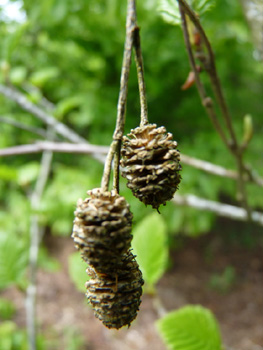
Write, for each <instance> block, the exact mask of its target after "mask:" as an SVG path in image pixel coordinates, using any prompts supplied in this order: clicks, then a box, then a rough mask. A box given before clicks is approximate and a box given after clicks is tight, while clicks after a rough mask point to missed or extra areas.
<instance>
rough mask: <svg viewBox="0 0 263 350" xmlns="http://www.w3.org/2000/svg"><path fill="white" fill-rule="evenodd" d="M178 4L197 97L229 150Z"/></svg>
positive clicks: (181, 5)
mask: <svg viewBox="0 0 263 350" xmlns="http://www.w3.org/2000/svg"><path fill="white" fill-rule="evenodd" d="M178 4H179V10H180V14H181V19H182V29H183V34H184V41H185V46H186V50H187V53H188V57H189V61H190V66H191V69H192V71H193V72H194V74H195V81H196V86H197V90H198V93H199V96H200V98H201V102H202V105H203V106H204V108H205V109H206V112H207V114H208V116H209V118H210V120H211V122H212V124H213V125H214V128H215V129H216V131H217V132H218V134H219V136H220V137H221V139H222V141H223V142H224V144H225V145H226V147H227V148H229V149H230V145H229V143H228V141H227V138H226V136H225V133H224V131H223V129H222V127H221V125H220V123H219V121H218V119H217V115H216V112H215V109H214V105H213V101H212V99H211V98H210V97H208V96H207V94H206V91H205V88H204V86H203V84H202V82H201V79H200V76H199V71H198V69H197V66H196V63H195V59H194V54H193V50H192V46H191V43H190V37H189V32H188V27H187V23H186V17H185V13H184V10H185V8H184V7H183V4H184V2H182V1H180V0H178ZM185 6H186V5H185ZM187 8H188V5H187ZM189 17H190V16H189Z"/></svg>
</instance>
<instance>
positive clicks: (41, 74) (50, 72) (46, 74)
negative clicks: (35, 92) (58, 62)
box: [30, 67, 59, 87]
mask: <svg viewBox="0 0 263 350" xmlns="http://www.w3.org/2000/svg"><path fill="white" fill-rule="evenodd" d="M58 75H59V70H58V68H57V67H46V68H42V69H40V70H38V71H36V72H34V73H33V74H32V75H31V77H30V82H31V83H32V84H33V85H36V86H38V87H42V86H44V85H45V84H46V83H47V82H48V81H50V80H51V79H54V78H57V76H58Z"/></svg>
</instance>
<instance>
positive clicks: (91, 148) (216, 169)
mask: <svg viewBox="0 0 263 350" xmlns="http://www.w3.org/2000/svg"><path fill="white" fill-rule="evenodd" d="M43 151H52V152H56V153H73V154H91V155H93V154H102V155H104V154H108V152H109V147H108V146H97V145H90V144H89V145H88V144H83V143H79V144H73V143H66V142H51V141H39V142H36V143H33V144H28V145H19V146H13V147H7V148H2V149H0V157H10V156H16V155H24V154H32V153H40V152H43ZM180 158H181V163H182V164H187V165H189V166H191V167H193V168H196V169H200V170H203V171H204V172H206V173H208V174H212V175H217V176H221V177H224V178H229V179H233V180H237V179H238V176H239V175H238V173H237V172H236V171H235V170H230V169H226V168H224V167H222V166H220V165H216V164H213V163H210V162H207V161H204V160H201V159H198V158H194V157H190V156H187V155H185V154H182V153H181V156H180ZM243 178H244V181H246V182H252V183H255V184H256V185H258V186H259V187H263V178H261V177H259V176H258V175H257V174H256V173H255V171H254V170H252V169H251V168H250V167H249V166H248V165H245V168H244V174H243Z"/></svg>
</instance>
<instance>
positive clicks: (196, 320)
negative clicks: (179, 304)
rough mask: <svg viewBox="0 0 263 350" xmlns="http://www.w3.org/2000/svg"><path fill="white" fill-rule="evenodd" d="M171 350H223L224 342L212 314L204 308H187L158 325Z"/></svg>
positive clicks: (170, 315) (176, 312) (169, 314)
mask: <svg viewBox="0 0 263 350" xmlns="http://www.w3.org/2000/svg"><path fill="white" fill-rule="evenodd" d="M156 325H157V328H158V330H159V332H160V335H161V337H162V339H163V340H164V342H165V344H166V345H167V347H168V348H169V349H171V350H221V347H222V341H221V335H220V331H219V328H218V325H217V321H216V319H215V317H214V315H213V314H212V312H211V311H210V310H208V309H206V308H204V307H202V306H199V305H197V306H193V305H189V306H185V307H183V308H181V309H179V310H178V311H172V312H170V313H168V314H167V315H166V316H164V317H163V318H161V319H159V320H158V321H157V323H156Z"/></svg>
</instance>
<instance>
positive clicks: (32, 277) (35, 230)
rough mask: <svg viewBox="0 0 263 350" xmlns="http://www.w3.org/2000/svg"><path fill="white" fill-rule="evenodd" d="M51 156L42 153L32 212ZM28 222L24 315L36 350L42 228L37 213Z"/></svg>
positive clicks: (30, 341) (31, 348)
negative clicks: (37, 293)
mask: <svg viewBox="0 0 263 350" xmlns="http://www.w3.org/2000/svg"><path fill="white" fill-rule="evenodd" d="M50 137H51V136H50ZM52 157H53V153H52V152H51V151H44V152H43V154H42V159H41V163H40V171H39V175H38V178H37V183H36V187H35V189H34V192H33V193H32V195H31V200H30V201H31V209H32V212H36V211H37V210H39V205H40V201H41V197H42V194H43V191H44V188H45V185H46V183H47V180H48V175H49V173H50V168H51V163H52ZM30 222H31V224H30V249H29V286H28V288H27V295H26V317H27V333H28V344H29V350H36V335H37V331H36V291H37V286H36V278H37V261H38V252H39V246H40V242H41V239H42V234H43V230H41V227H40V226H39V223H38V215H37V214H32V215H31V216H30Z"/></svg>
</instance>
